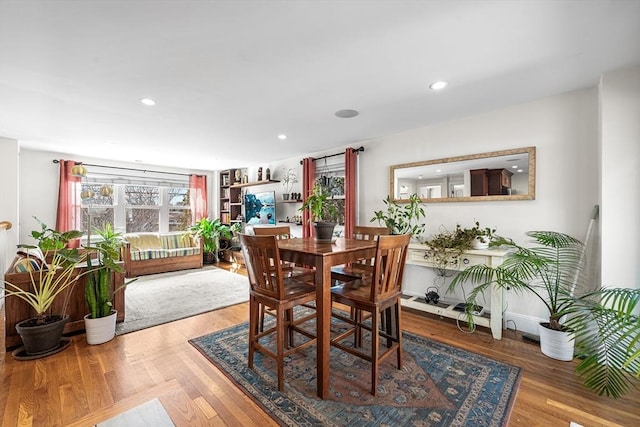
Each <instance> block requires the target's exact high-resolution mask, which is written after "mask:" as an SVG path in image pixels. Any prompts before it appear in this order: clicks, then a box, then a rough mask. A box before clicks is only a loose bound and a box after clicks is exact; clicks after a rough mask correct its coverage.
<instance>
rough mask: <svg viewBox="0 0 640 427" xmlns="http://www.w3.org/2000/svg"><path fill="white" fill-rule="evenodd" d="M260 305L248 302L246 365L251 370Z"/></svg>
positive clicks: (252, 300)
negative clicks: (247, 350)
mask: <svg viewBox="0 0 640 427" xmlns="http://www.w3.org/2000/svg"><path fill="white" fill-rule="evenodd" d="M260 306H262V304H258V303H257V302H256V301H255V300H254V299H251V301H250V302H249V355H248V357H247V365H248V366H249V369H253V352H254V350H255V342H256V334H257V329H258V311H259V310H260Z"/></svg>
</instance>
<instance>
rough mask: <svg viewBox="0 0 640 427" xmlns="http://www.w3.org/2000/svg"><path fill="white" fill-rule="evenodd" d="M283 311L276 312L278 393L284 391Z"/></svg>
mask: <svg viewBox="0 0 640 427" xmlns="http://www.w3.org/2000/svg"><path fill="white" fill-rule="evenodd" d="M284 322H285V321H284V311H283V310H280V309H278V310H277V311H276V328H277V329H276V341H277V342H276V358H277V360H276V364H277V366H278V391H282V390H283V389H284V335H285V334H284V332H285V331H284V329H283V328H284Z"/></svg>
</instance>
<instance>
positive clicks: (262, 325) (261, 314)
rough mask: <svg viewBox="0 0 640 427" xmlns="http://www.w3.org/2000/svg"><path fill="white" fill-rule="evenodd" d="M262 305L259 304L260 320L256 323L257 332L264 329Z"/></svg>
mask: <svg viewBox="0 0 640 427" xmlns="http://www.w3.org/2000/svg"><path fill="white" fill-rule="evenodd" d="M264 310H265V308H264V305H263V304H260V321H259V322H258V323H257V325H258V332H262V331H264Z"/></svg>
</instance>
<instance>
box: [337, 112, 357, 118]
mask: <svg viewBox="0 0 640 427" xmlns="http://www.w3.org/2000/svg"><path fill="white" fill-rule="evenodd" d="M335 114H336V117H340V118H341V119H350V118H352V117H356V116H357V115H358V114H360V113H359V112H358V111H357V110H338V111H336V113H335Z"/></svg>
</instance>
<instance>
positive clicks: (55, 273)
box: [4, 245, 86, 357]
mask: <svg viewBox="0 0 640 427" xmlns="http://www.w3.org/2000/svg"><path fill="white" fill-rule="evenodd" d="M20 247H22V248H25V249H33V248H34V247H33V246H27V245H20ZM29 257H31V255H30V252H29V251H27V258H29ZM38 258H39V257H38ZM42 258H44V257H42ZM83 259H84V255H81V254H79V252H78V250H77V249H67V248H61V249H58V250H56V251H55V252H54V253H53V254H52V257H51V261H49V263H48V264H41V267H39V269H38V270H37V271H34V267H33V265H35V264H40V261H42V260H40V259H38V260H37V261H38V262H37V263H34V264H30V267H29V268H28V270H27V272H26V273H23V274H28V275H29V281H30V289H24V288H23V287H21V286H17V285H14V284H13V283H10V282H7V281H4V283H5V289H4V297H17V298H20V299H21V300H23V301H24V302H26V303H27V304H28V305H29V306H30V307H31V308H32V309H33V311H34V312H35V317H33V318H30V319H25V320H23V321H21V322H19V323H18V324H17V325H16V330H17V331H18V334H19V335H20V337H21V338H22V342H23V344H24V350H25V352H26V354H27V355H28V356H29V357H40V356H45V355H47V354H49V353H50V352H52V351H54V350H56V349H58V348H59V347H60V345H61V339H62V332H63V330H64V325H65V324H66V322H67V320H68V318H69V315H68V314H66V312H67V306H68V302H69V297H70V295H71V293H72V292H73V287H74V286H75V284H76V283H77V281H78V279H79V278H80V277H82V276H83V275H84V274H86V271H85V272H84V273H80V274H78V272H77V271H76V270H75V266H76V264H77V263H78V262H81V261H83ZM58 298H64V301H63V304H62V309H61V311H60V313H52V312H51V309H52V306H53V304H54V303H55V302H56V301H57V300H58Z"/></svg>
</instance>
